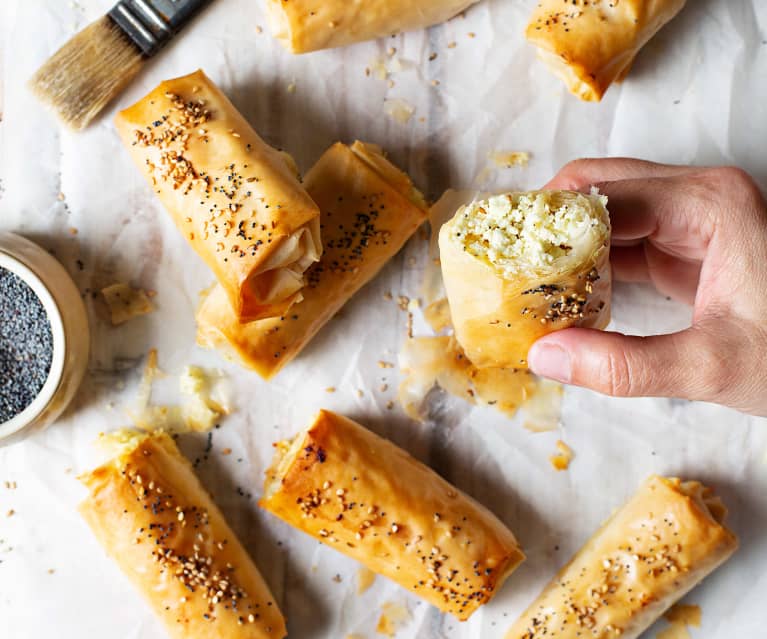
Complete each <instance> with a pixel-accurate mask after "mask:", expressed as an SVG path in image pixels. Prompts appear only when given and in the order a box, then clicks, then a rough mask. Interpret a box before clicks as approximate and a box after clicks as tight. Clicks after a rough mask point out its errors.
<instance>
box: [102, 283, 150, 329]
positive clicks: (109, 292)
mask: <svg viewBox="0 0 767 639" xmlns="http://www.w3.org/2000/svg"><path fill="white" fill-rule="evenodd" d="M101 295H102V297H103V299H104V301H105V302H106V305H107V308H108V309H109V315H110V319H111V321H112V326H119V325H120V324H124V323H125V322H127V321H129V320H132V319H133V318H135V317H140V316H141V315H147V314H148V313H151V312H152V311H154V306H153V305H152V302H150V301H149V296H148V295H147V293H146V291H144V290H142V289H135V288H132V287H131V286H130V285H128V284H125V283H117V284H112V285H111V286H107V287H106V288H103V289H101Z"/></svg>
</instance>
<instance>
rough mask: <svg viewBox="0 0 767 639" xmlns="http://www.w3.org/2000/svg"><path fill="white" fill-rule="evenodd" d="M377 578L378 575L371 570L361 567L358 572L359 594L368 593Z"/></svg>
mask: <svg viewBox="0 0 767 639" xmlns="http://www.w3.org/2000/svg"><path fill="white" fill-rule="evenodd" d="M375 578H376V574H375V573H374V572H373V571H372V570H370V568H366V567H365V566H361V567H360V569H359V570H357V594H358V595H361V594H362V593H364V592H366V591H367V590H368V589H369V588H370V586H372V585H373V582H374V581H375Z"/></svg>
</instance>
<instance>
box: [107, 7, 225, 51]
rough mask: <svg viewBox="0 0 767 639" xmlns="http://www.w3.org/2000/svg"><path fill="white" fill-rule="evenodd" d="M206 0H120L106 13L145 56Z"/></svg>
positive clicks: (167, 37)
mask: <svg viewBox="0 0 767 639" xmlns="http://www.w3.org/2000/svg"><path fill="white" fill-rule="evenodd" d="M208 2H210V0H120V2H118V3H117V5H116V6H115V7H114V8H113V9H112V10H111V11H110V12H109V17H110V18H112V20H114V22H115V23H117V25H118V26H119V27H120V28H121V29H122V30H123V31H124V32H125V33H126V35H127V36H128V37H129V38H130V39H131V40H133V42H134V43H135V44H136V46H137V47H139V48H140V49H141V51H142V52H143V53H144V55H146V56H152V55H154V54H155V53H157V51H159V50H160V49H161V48H162V47H163V45H164V44H165V43H166V42H168V40H170V39H171V38H172V37H173V35H174V34H175V33H176V32H177V31H178V30H179V29H181V27H183V26H184V25H185V24H186V23H187V22H189V20H191V18H192V17H193V16H194V15H195V14H196V13H197V12H198V11H199V10H200V9H202V8H203V7H204V6H205V5H206V4H208Z"/></svg>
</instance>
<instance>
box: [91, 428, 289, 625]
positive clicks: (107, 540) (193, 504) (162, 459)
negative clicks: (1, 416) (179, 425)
mask: <svg viewBox="0 0 767 639" xmlns="http://www.w3.org/2000/svg"><path fill="white" fill-rule="evenodd" d="M80 479H81V480H82V482H83V483H84V484H85V485H86V486H87V487H88V490H89V491H90V494H89V495H88V497H87V498H86V499H85V501H84V502H83V503H82V504H81V505H80V513H81V514H82V516H83V517H84V518H85V520H86V521H87V522H88V525H89V526H90V527H91V529H92V530H93V532H94V534H95V535H96V537H97V538H98V540H99V542H100V543H101V545H102V546H103V547H104V549H105V550H106V551H107V553H108V554H109V555H110V556H111V557H112V559H114V560H115V561H116V562H117V564H118V565H119V566H120V568H121V569H122V571H123V572H124V573H125V574H126V575H127V576H128V578H129V579H130V580H131V581H132V582H133V585H134V586H135V587H136V588H137V589H138V590H139V591H140V592H141V594H142V595H143V596H144V597H145V599H146V600H147V602H148V603H149V605H150V606H151V607H152V609H153V610H154V612H155V614H156V615H157V616H158V617H159V618H160V619H161V620H162V622H163V623H164V624H165V626H166V628H167V630H168V633H169V635H170V636H171V637H174V638H176V639H281V638H282V637H284V636H285V634H286V630H285V620H284V619H283V617H282V614H281V613H280V610H279V608H278V607H277V604H276V602H275V601H274V598H273V597H272V594H271V593H270V592H269V588H268V586H267V585H266V583H265V582H264V580H263V578H262V577H261V574H260V573H259V572H258V569H257V568H256V566H255V565H254V564H253V561H252V560H251V559H250V557H249V556H248V554H247V552H246V551H245V549H244V548H243V547H242V545H241V544H240V542H239V541H238V540H237V537H235V535H234V533H233V532H232V530H231V528H229V526H228V525H227V523H226V521H225V520H224V517H223V516H222V514H221V512H220V511H219V509H218V508H217V507H216V505H215V504H214V503H213V501H212V500H211V498H210V496H209V495H208V494H207V493H206V492H205V489H204V488H203V487H202V485H201V484H200V482H199V480H198V479H197V477H196V476H195V474H194V472H193V471H192V467H191V465H190V464H189V462H188V461H187V460H186V459H185V458H184V457H183V456H182V455H181V454H180V453H179V450H178V448H177V447H176V444H175V443H174V441H173V439H171V438H170V437H169V436H168V435H167V434H164V433H161V432H160V433H155V434H152V435H146V434H133V433H131V434H128V435H126V436H125V437H124V442H123V444H122V451H121V452H120V453H119V454H118V455H117V456H116V457H115V458H114V459H112V460H111V461H109V462H107V463H106V464H104V465H103V466H101V467H99V468H97V469H96V470H94V471H93V472H91V473H88V474H86V475H84V476H82V477H81V478H80Z"/></svg>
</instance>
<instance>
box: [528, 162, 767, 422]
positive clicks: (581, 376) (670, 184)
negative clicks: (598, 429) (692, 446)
mask: <svg viewBox="0 0 767 639" xmlns="http://www.w3.org/2000/svg"><path fill="white" fill-rule="evenodd" d="M591 185H595V186H597V187H599V189H600V191H601V192H602V193H604V194H605V195H607V197H608V199H609V203H608V209H609V210H610V217H611V220H612V226H613V231H612V248H611V256H610V261H611V264H612V268H613V277H614V278H615V279H616V280H619V281H625V282H651V283H652V284H654V285H655V288H656V289H657V290H658V291H659V292H660V293H662V294H664V295H668V296H670V297H672V298H674V299H677V300H680V301H683V302H685V303H688V304H692V305H693V306H694V313H693V321H692V326H691V327H690V328H688V329H686V330H684V331H681V332H678V333H673V334H670V335H658V336H651V337H633V336H626V335H622V334H620V333H611V332H603V331H595V330H591V329H583V328H568V329H564V330H562V331H557V332H554V333H551V334H549V335H546V336H545V337H543V338H541V339H539V340H538V341H537V342H536V343H535V344H534V345H533V347H532V348H531V349H530V353H529V355H528V362H529V364H530V368H531V369H532V370H533V372H535V373H537V374H539V375H542V376H544V377H550V378H553V379H556V380H558V381H561V382H564V383H567V384H575V385H577V386H584V387H587V388H591V389H593V390H596V391H599V392H601V393H605V394H608V395H616V396H622V397H638V396H661V397H681V398H685V399H693V400H703V401H709V402H716V403H718V404H724V405H726V406H730V407H733V408H737V409H738V410H741V411H743V412H747V413H752V414H755V415H765V416H767V203H765V199H764V196H763V195H762V194H761V192H760V191H759V188H758V186H757V185H756V184H755V182H754V181H753V179H752V178H751V177H750V176H749V175H748V174H747V173H745V172H744V171H742V170H740V169H736V168H729V167H722V168H699V167H684V166H669V165H663V164H654V163H652V162H644V161H641V160H631V159H603V160H577V161H575V162H571V163H569V164H567V165H566V166H565V167H564V168H563V169H562V170H561V171H560V172H559V174H558V175H557V176H556V177H555V178H554V179H553V180H552V181H551V182H549V183H548V184H547V185H546V186H545V187H544V188H547V189H572V190H580V191H587V190H588V189H589V187H590V186H591Z"/></svg>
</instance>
